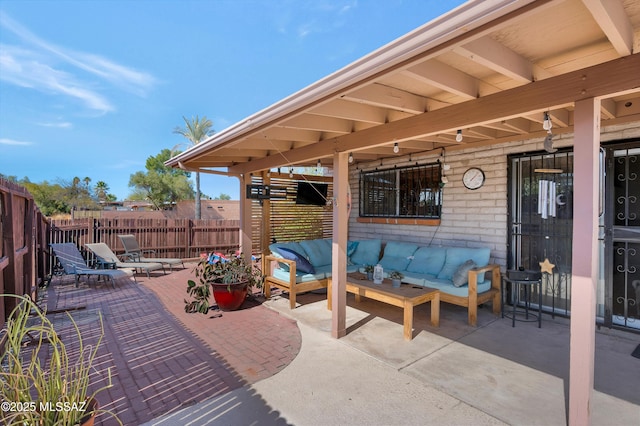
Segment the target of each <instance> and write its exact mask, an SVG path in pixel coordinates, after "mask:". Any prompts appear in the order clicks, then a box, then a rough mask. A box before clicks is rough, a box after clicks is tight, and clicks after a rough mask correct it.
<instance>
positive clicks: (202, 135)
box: [173, 115, 213, 219]
mask: <svg viewBox="0 0 640 426" xmlns="http://www.w3.org/2000/svg"><path fill="white" fill-rule="evenodd" d="M182 119H183V120H184V124H185V127H184V128H183V127H176V128H175V129H174V130H173V133H177V134H179V135H182V136H184V137H185V138H187V140H189V143H190V145H191V146H195V145H197V144H199V143H200V142H202V141H203V140H205V139H206V138H208V137H209V136H211V135H212V134H213V130H212V129H211V127H212V126H213V123H212V122H211V120H209V119H208V118H207V117H205V116H203V117H202V119H200V118H198V116H197V115H196V117H195V118H192V119H191V120H187V119H186V118H185V117H182ZM195 210H196V217H195V218H196V219H200V218H201V217H202V214H201V203H200V172H196V206H195Z"/></svg>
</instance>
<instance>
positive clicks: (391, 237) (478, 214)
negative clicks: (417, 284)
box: [349, 123, 640, 267]
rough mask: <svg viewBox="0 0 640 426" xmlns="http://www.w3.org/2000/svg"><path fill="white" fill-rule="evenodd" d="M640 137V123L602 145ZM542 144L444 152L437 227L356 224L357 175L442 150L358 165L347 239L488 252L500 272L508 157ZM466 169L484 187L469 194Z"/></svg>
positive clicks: (562, 140) (616, 131)
mask: <svg viewBox="0 0 640 426" xmlns="http://www.w3.org/2000/svg"><path fill="white" fill-rule="evenodd" d="M636 137H640V123H635V124H633V125H629V124H625V125H619V126H610V127H606V128H604V129H603V131H602V138H601V139H602V141H603V142H608V141H613V140H623V139H629V138H636ZM542 142H543V139H541V138H538V139H531V140H527V141H518V142H509V143H504V144H500V145H494V146H486V147H479V148H469V149H464V150H456V151H449V152H446V157H445V163H446V164H448V165H450V166H451V169H450V170H448V171H446V172H445V173H446V175H447V177H448V179H449V183H447V184H446V185H445V187H444V192H443V196H444V197H443V206H442V220H441V223H440V225H439V226H424V225H384V224H365V223H359V222H357V218H358V207H359V204H358V196H359V188H358V185H359V182H358V180H359V171H360V170H365V171H368V170H374V169H375V168H376V167H378V168H386V167H389V166H393V164H397V165H398V167H401V166H405V165H412V164H415V163H416V162H418V163H420V164H424V163H431V162H435V161H436V160H437V159H438V158H440V154H441V152H440V150H436V151H433V152H431V153H425V154H422V155H412V156H411V158H409V157H408V156H400V157H396V158H388V159H385V160H383V161H382V162H380V161H376V162H372V163H360V164H358V165H357V169H356V167H352V169H351V171H350V187H351V192H352V202H353V208H352V212H351V217H350V219H349V238H350V239H354V240H357V239H367V238H382V240H383V241H408V242H414V243H416V244H420V245H433V246H457V247H490V248H491V256H492V259H491V262H492V263H497V264H499V265H501V266H503V267H505V266H506V263H507V261H506V259H507V223H508V221H507V156H508V155H509V154H516V153H523V152H533V151H541V150H542V149H543V146H542ZM572 145H573V134H571V133H569V134H564V135H558V136H556V139H554V146H556V147H569V146H572ZM469 167H480V168H481V169H482V170H483V171H484V173H485V176H486V180H485V184H484V185H483V186H482V188H480V189H477V190H475V191H470V190H468V189H466V188H465V187H464V185H463V184H462V174H463V173H464V172H465V171H466V170H467V169H468V168H469Z"/></svg>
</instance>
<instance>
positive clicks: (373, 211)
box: [360, 163, 442, 219]
mask: <svg viewBox="0 0 640 426" xmlns="http://www.w3.org/2000/svg"><path fill="white" fill-rule="evenodd" d="M440 181H441V175H440V165H439V164H437V163H436V164H426V165H421V166H410V167H398V168H393V169H386V170H375V171H369V172H365V171H362V172H361V173H360V216H361V217H398V218H405V217H407V218H408V217H411V218H429V219H437V218H440V213H441V207H442V189H441V186H440Z"/></svg>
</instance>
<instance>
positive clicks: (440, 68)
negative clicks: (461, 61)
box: [404, 60, 478, 99]
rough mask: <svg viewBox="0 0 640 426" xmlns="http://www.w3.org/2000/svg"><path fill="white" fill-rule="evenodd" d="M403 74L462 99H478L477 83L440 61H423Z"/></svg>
mask: <svg viewBox="0 0 640 426" xmlns="http://www.w3.org/2000/svg"><path fill="white" fill-rule="evenodd" d="M404 73H405V74H408V75H410V76H411V77H413V78H415V79H416V80H419V81H421V82H423V83H426V84H429V85H431V86H435V87H437V88H439V89H441V90H444V91H445V92H449V93H454V94H456V95H458V96H461V97H463V98H464V99H475V98H477V97H478V81H477V80H476V79H475V78H473V77H471V76H470V75H468V74H465V73H463V72H462V71H460V70H458V69H456V68H453V67H450V66H449V65H445V64H443V63H442V62H440V61H436V60H430V61H425V62H422V63H420V64H418V65H415V66H413V67H411V68H409V69H407V70H406V71H404Z"/></svg>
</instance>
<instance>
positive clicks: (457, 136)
mask: <svg viewBox="0 0 640 426" xmlns="http://www.w3.org/2000/svg"><path fill="white" fill-rule="evenodd" d="M456 142H462V130H460V129H459V130H458V131H457V132H456Z"/></svg>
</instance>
